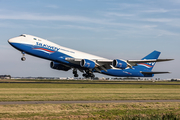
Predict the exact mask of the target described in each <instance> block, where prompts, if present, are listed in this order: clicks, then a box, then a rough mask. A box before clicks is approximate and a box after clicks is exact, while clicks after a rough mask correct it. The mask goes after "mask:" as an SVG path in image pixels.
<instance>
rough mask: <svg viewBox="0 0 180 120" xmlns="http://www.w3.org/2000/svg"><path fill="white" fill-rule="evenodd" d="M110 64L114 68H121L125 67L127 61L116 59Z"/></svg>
mask: <svg viewBox="0 0 180 120" xmlns="http://www.w3.org/2000/svg"><path fill="white" fill-rule="evenodd" d="M112 65H113V67H115V68H121V69H125V68H126V67H127V63H126V62H125V61H122V60H118V59H115V60H113V63H112Z"/></svg>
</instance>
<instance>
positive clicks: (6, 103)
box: [0, 100, 180, 105]
mask: <svg viewBox="0 0 180 120" xmlns="http://www.w3.org/2000/svg"><path fill="white" fill-rule="evenodd" d="M144 102H180V100H113V101H14V102H0V105H9V104H17V105H18V104H73V103H79V104H83V103H144Z"/></svg>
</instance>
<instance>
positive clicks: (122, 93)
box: [0, 83, 180, 101]
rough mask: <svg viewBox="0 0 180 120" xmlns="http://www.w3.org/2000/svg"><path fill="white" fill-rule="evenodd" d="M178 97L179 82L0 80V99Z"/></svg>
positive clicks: (143, 98) (139, 98) (148, 98)
mask: <svg viewBox="0 0 180 120" xmlns="http://www.w3.org/2000/svg"><path fill="white" fill-rule="evenodd" d="M162 99H163V100H168V99H180V85H131V84H21V83H16V84H12V83H2V84H0V101H50V100H51V101H57V100H162Z"/></svg>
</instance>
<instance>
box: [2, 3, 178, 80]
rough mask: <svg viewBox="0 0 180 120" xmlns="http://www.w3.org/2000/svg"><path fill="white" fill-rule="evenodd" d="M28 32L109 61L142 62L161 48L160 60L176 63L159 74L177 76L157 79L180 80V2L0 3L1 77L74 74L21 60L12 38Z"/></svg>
mask: <svg viewBox="0 0 180 120" xmlns="http://www.w3.org/2000/svg"><path fill="white" fill-rule="evenodd" d="M23 33H25V34H30V35H34V36H38V37H41V38H45V39H48V40H50V41H52V42H55V43H57V44H59V45H61V46H65V47H69V48H72V49H76V50H80V51H83V52H87V53H91V54H95V55H98V56H101V57H106V58H109V59H116V58H120V59H141V58H142V57H144V56H145V55H147V54H149V53H150V52H152V51H153V50H158V51H161V52H162V54H161V56H160V58H174V59H175V60H174V61H172V62H164V63H158V64H156V66H155V68H154V71H171V72H172V73H171V74H167V75H156V76H155V77H161V78H180V74H179V67H180V65H179V61H180V55H179V53H180V52H179V51H180V48H179V45H180V40H179V39H180V1H179V0H173V1H172V0H151V1H144V0H128V1H127V0H126V1H125V0H124V1H123V0H122V1H119V0H71V1H70V0H66V1H65V0H51V1H50V0H30V1H25V0H0V35H1V37H0V38H1V39H0V54H1V59H0V66H1V69H0V74H10V75H12V76H50V77H52V76H55V77H66V76H72V74H71V73H72V71H70V72H61V71H57V70H53V69H51V68H50V67H49V64H50V61H47V60H42V59H39V58H35V57H32V56H29V55H26V58H27V60H26V61H25V62H22V61H20V58H21V56H22V55H21V53H20V52H19V51H16V50H15V49H14V48H12V47H11V46H10V45H9V44H8V43H7V40H8V39H9V38H12V37H16V36H19V35H20V34H23ZM80 74H81V73H80ZM96 75H97V74H96ZM97 76H99V77H101V76H102V75H97ZM105 77H108V76H105Z"/></svg>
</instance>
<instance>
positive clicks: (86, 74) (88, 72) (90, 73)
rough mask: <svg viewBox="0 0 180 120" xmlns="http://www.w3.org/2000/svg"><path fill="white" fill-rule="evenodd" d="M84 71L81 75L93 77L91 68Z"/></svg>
mask: <svg viewBox="0 0 180 120" xmlns="http://www.w3.org/2000/svg"><path fill="white" fill-rule="evenodd" d="M85 72H86V73H84V74H83V77H85V78H91V79H93V78H95V75H94V74H93V72H92V71H91V70H86V71H85Z"/></svg>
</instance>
